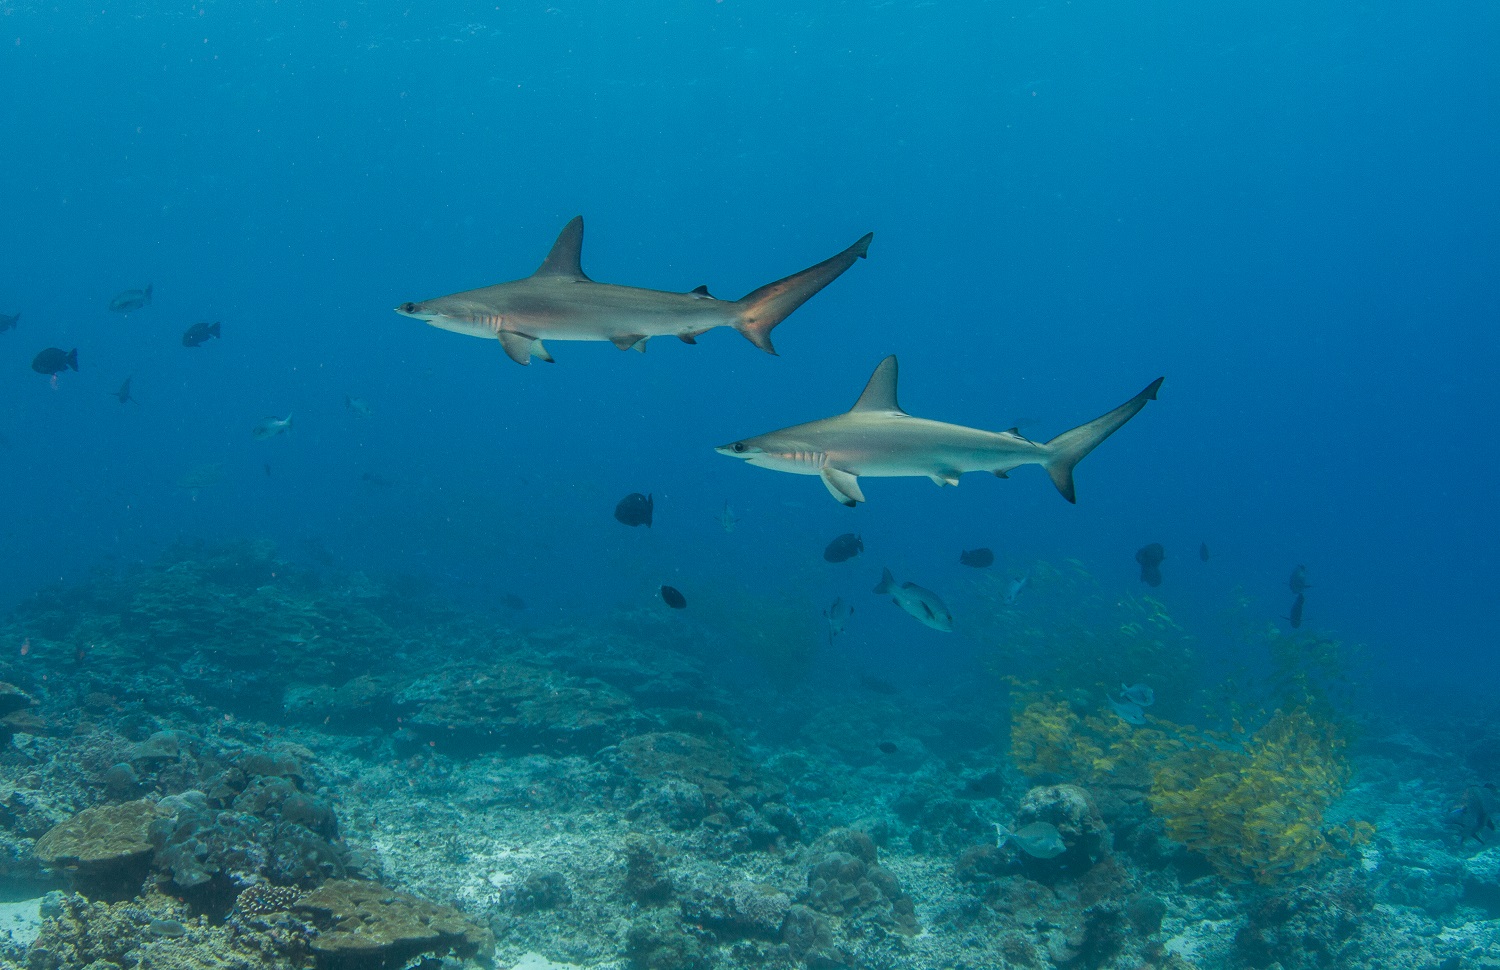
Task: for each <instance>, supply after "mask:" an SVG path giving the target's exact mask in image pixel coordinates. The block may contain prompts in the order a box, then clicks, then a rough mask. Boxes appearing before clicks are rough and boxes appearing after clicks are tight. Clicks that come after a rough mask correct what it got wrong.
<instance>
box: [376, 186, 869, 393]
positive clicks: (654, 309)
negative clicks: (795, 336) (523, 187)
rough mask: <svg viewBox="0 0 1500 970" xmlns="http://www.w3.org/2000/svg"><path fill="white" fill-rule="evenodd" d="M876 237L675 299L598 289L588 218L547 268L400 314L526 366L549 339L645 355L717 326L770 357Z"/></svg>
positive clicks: (563, 238) (659, 293) (410, 306)
mask: <svg viewBox="0 0 1500 970" xmlns="http://www.w3.org/2000/svg"><path fill="white" fill-rule="evenodd" d="M874 236H875V234H874V233H867V234H866V235H865V236H863V237H861V238H860V240H859V241H858V242H856V243H855V244H854V245H852V246H850V247H849V248H848V249H846V250H844V251H843V252H841V253H839V254H838V255H837V256H832V257H830V258H828V259H825V260H823V262H821V263H818V264H817V265H816V266H811V267H808V268H807V269H805V270H803V271H802V272H800V273H795V274H793V275H791V276H788V277H787V278H786V279H783V280H778V281H776V282H775V283H768V284H766V285H765V286H762V287H761V288H760V289H758V290H755V291H754V292H752V293H750V294H749V295H747V296H745V297H744V298H743V299H740V300H716V299H714V298H713V297H712V296H709V294H708V287H706V286H700V287H698V288H697V289H696V290H692V291H690V292H688V293H669V292H666V291H663V290H646V289H639V288H637V287H633V286H616V285H614V284H612V283H596V282H594V281H593V280H591V279H589V278H588V277H587V276H586V275H584V272H583V266H582V264H581V261H580V254H581V252H582V249H583V216H576V217H574V219H573V221H571V222H569V223H568V224H567V225H566V226H564V227H563V231H562V233H561V234H559V235H558V237H557V242H555V243H553V245H552V252H551V253H550V254H548V256H547V259H546V261H545V262H543V263H542V265H541V268H540V269H538V270H537V271H536V272H535V273H533V274H532V275H530V276H527V277H525V278H524V279H519V280H512V281H511V282H509V283H497V284H496V285H494V286H486V287H483V288H482V289H478V290H467V291H465V292H463V293H454V294H453V295H452V296H441V297H438V298H437V299H434V300H424V301H422V302H421V303H403V304H401V305H400V306H398V307H396V312H397V313H399V314H401V315H402V316H405V317H413V318H415V319H417V320H425V321H427V322H428V323H430V324H432V325H433V326H434V327H441V328H442V329H444V330H451V331H453V332H454V333H463V334H468V335H469V336H471V337H483V338H486V339H489V340H499V341H500V346H501V347H502V348H504V350H505V352H506V354H508V355H509V356H510V359H511V360H514V361H515V362H516V363H518V364H529V363H531V358H532V357H540V358H541V359H542V360H545V361H547V362H548V363H551V362H552V355H551V354H550V353H548V352H547V348H546V346H545V345H543V343H542V341H543V340H608V341H609V342H610V343H612V344H614V345H615V346H616V347H619V348H620V349H621V350H638V351H641V352H642V353H644V352H645V350H646V341H647V340H649V339H650V338H652V337H677V338H678V339H680V340H682V341H683V342H684V343H690V344H691V343H697V342H698V340H697V338H698V337H699V336H700V335H701V334H704V333H707V332H708V331H710V330H713V329H714V328H715V327H733V328H734V329H735V330H738V331H739V332H740V333H742V334H744V335H745V338H746V339H748V340H749V341H750V342H751V343H753V344H755V346H757V347H759V348H760V349H761V350H764V351H765V352H766V353H768V354H774V353H776V349H775V348H774V347H773V346H772V345H771V331H772V329H774V328H775V327H776V325H777V324H779V323H780V322H781V321H783V320H785V319H786V318H787V316H788V315H790V314H791V312H792V311H793V310H795V309H797V308H798V307H799V306H801V305H802V304H803V303H805V302H807V300H808V299H810V298H811V297H812V296H813V294H815V293H817V292H818V291H819V290H821V289H822V288H823V287H825V286H827V285H828V284H829V283H832V282H833V281H834V280H836V279H838V277H839V276H840V275H841V274H842V273H843V272H844V271H845V270H846V269H848V268H849V267H850V266H853V265H854V261H855V260H856V259H863V258H865V253H866V252H867V251H868V250H869V248H870V240H871V239H873V238H874Z"/></svg>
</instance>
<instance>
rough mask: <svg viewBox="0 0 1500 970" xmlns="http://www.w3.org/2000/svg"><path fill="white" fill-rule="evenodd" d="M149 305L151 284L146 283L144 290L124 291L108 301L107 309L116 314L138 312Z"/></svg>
mask: <svg viewBox="0 0 1500 970" xmlns="http://www.w3.org/2000/svg"><path fill="white" fill-rule="evenodd" d="M150 305H151V284H150V283H147V284H146V288H145V289H144V290H126V291H124V292H123V293H121V294H120V295H119V296H117V297H115V298H114V299H113V300H110V301H109V308H110V309H111V310H113V311H115V312H116V313H129V312H130V311H131V310H140V309H143V308H145V307H148V306H150Z"/></svg>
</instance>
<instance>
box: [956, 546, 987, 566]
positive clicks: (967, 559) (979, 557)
mask: <svg viewBox="0 0 1500 970" xmlns="http://www.w3.org/2000/svg"><path fill="white" fill-rule="evenodd" d="M958 562H959V565H962V566H972V567H973V568H975V569H989V568H990V567H991V566H993V565H994V564H995V554H994V552H992V551H990V550H989V549H965V550H964V551H963V552H961V553H959V554H958Z"/></svg>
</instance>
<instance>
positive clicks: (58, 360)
mask: <svg viewBox="0 0 1500 970" xmlns="http://www.w3.org/2000/svg"><path fill="white" fill-rule="evenodd" d="M31 369H32V370H34V371H36V372H37V373H38V374H46V375H48V376H49V377H51V378H53V380H54V381H55V380H56V378H57V375H58V374H61V373H62V372H63V371H65V370H69V369H72V370H77V369H78V348H77V347H74V348H73V349H72V350H62V349H59V348H57V347H48V348H47V349H46V350H44V351H42V352H41V353H39V354H37V355H36V356H35V357H33V358H31Z"/></svg>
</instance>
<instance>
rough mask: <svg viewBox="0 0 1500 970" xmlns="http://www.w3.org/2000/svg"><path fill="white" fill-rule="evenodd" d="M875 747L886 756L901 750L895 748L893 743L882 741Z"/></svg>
mask: <svg viewBox="0 0 1500 970" xmlns="http://www.w3.org/2000/svg"><path fill="white" fill-rule="evenodd" d="M876 747H877V748H879V749H880V750H881V751H884V752H885V753H886V754H895V753H896V752H897V751H900V750H901V749H900V748H898V747H896V745H895V743H894V742H891V741H882V742H880V743H879V744H877V745H876Z"/></svg>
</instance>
